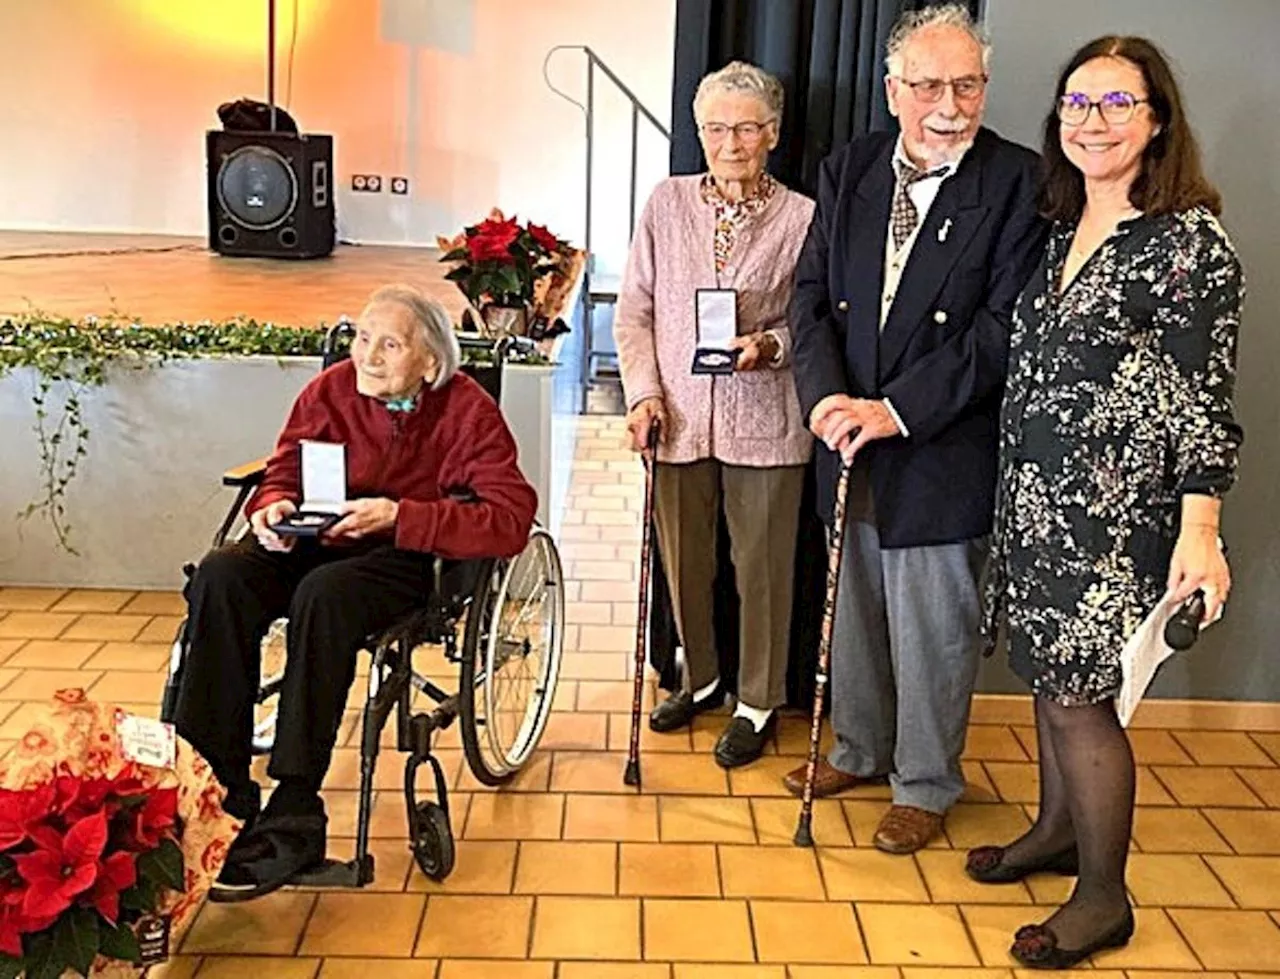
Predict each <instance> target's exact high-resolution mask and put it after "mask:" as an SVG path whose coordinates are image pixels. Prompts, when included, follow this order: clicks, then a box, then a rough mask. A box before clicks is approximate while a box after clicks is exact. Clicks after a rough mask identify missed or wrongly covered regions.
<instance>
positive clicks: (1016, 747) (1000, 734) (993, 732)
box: [964, 724, 1031, 761]
mask: <svg viewBox="0 0 1280 979" xmlns="http://www.w3.org/2000/svg"><path fill="white" fill-rule="evenodd" d="M964 757H965V758H971V759H976V760H978V761H1027V760H1028V759H1029V758H1030V757H1031V756H1030V755H1028V754H1027V752H1026V751H1025V750H1024V749H1023V747H1022V744H1021V743H1020V742H1019V741H1018V739H1017V738H1016V737H1015V736H1014V733H1013V729H1012V728H1009V727H1004V726H1001V725H996V724H971V725H970V726H969V731H968V734H967V736H966V738H965V746H964Z"/></svg>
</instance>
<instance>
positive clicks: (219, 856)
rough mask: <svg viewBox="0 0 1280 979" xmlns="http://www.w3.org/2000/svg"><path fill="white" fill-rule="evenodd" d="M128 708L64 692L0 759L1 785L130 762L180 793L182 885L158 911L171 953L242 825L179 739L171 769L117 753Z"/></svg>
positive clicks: (108, 971)
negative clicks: (121, 723) (121, 719)
mask: <svg viewBox="0 0 1280 979" xmlns="http://www.w3.org/2000/svg"><path fill="white" fill-rule="evenodd" d="M124 713H125V712H124V711H121V710H120V709H119V708H117V707H116V706H115V705H113V704H103V703H96V702H94V701H92V700H89V699H88V697H86V695H85V692H84V691H83V690H78V689H77V690H61V691H59V692H58V693H57V694H56V695H55V697H54V699H53V701H52V702H51V703H50V704H49V705H48V706H47V707H46V708H45V709H44V711H43V712H42V713H41V714H40V716H39V717H37V718H36V719H35V720H34V721H33V722H32V724H31V726H30V727H29V728H28V729H27V731H26V733H25V734H23V735H22V737H21V738H20V739H19V740H18V742H17V744H15V745H14V746H13V748H12V749H11V750H10V751H9V753H8V755H6V756H5V758H4V759H3V760H2V761H0V788H5V789H15V790H16V789H26V788H31V787H34V786H37V785H41V784H43V783H44V782H48V781H50V780H52V779H53V777H54V776H55V774H66V775H72V776H77V777H79V776H83V777H88V778H94V777H106V778H112V777H114V776H116V775H118V774H119V773H120V771H121V770H122V769H124V768H125V767H126V766H128V765H131V764H133V765H134V767H135V768H136V770H137V773H138V776H139V778H140V779H141V781H142V783H143V785H144V786H146V787H147V788H159V789H164V788H173V787H176V788H177V790H178V816H179V817H180V818H181V820H182V836H181V838H180V839H179V840H178V843H179V845H180V846H181V849H182V857H183V864H184V872H185V875H186V890H185V891H184V892H183V893H181V894H178V893H175V892H173V891H167V892H165V897H164V899H163V900H162V902H161V904H160V907H159V908H158V909H157V910H158V911H159V913H161V914H167V915H169V918H170V933H169V951H170V954H171V955H172V954H173V953H174V952H175V951H176V950H177V948H178V946H179V944H180V943H181V940H182V936H183V935H184V934H185V932H186V930H187V928H189V927H190V925H191V921H192V919H193V918H194V916H195V912H196V910H197V909H198V908H199V906H200V903H201V902H202V901H203V900H204V896H205V894H207V893H208V891H209V887H210V886H211V885H212V883H213V880H214V878H215V877H217V875H218V872H219V871H220V870H221V869H222V862H223V860H224V859H225V858H226V855H227V848H228V847H229V846H230V845H231V841H232V839H234V837H235V834H236V832H237V831H238V830H239V828H240V823H239V821H238V820H236V819H235V818H233V817H232V816H230V815H228V814H227V813H226V811H224V810H223V808H222V800H223V798H224V797H225V795H226V790H225V789H223V787H222V786H221V785H220V784H219V783H218V780H217V779H216V778H214V775H213V770H212V769H211V768H210V767H209V764H208V762H206V761H205V760H204V759H203V758H202V757H201V756H200V755H199V753H198V752H196V750H195V749H194V748H192V747H191V746H190V745H189V744H187V743H186V742H185V741H183V740H182V739H181V738H178V739H177V747H176V760H175V764H174V768H173V769H172V770H169V769H163V768H153V767H150V766H146V765H137V764H135V763H132V762H130V761H128V760H127V759H126V758H125V757H124V754H123V752H122V750H121V745H120V737H119V735H118V733H117V730H116V724H117V719H118V718H119V717H120V716H122V715H123V714H124ZM145 972H146V970H145V968H143V967H139V966H133V965H129V964H127V963H121V962H116V961H108V960H105V959H102V958H99V959H98V961H97V963H95V965H94V967H93V975H94V976H101V977H103V979H123V977H134V976H138V975H140V974H145Z"/></svg>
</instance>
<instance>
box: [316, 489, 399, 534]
mask: <svg viewBox="0 0 1280 979" xmlns="http://www.w3.org/2000/svg"><path fill="white" fill-rule="evenodd" d="M399 515H400V504H399V503H397V502H396V501H395V500H388V499H387V498H386V497H384V496H375V497H369V498H367V499H363V500H349V501H347V502H346V503H344V504H342V519H341V520H339V521H338V522H337V523H336V524H334V525H333V526H332V527H330V528H329V529H328V530H327V531H325V533H324V536H325V538H327V539H334V538H338V537H346V538H349V539H351V540H359V539H360V538H362V537H373V536H376V535H377V534H384V533H386V532H388V531H390V530H394V529H395V525H396V518H397V517H398V516H399Z"/></svg>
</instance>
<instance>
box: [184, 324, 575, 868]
mask: <svg viewBox="0 0 1280 979" xmlns="http://www.w3.org/2000/svg"><path fill="white" fill-rule="evenodd" d="M349 331H350V324H349V322H347V321H345V320H344V321H339V323H338V324H337V325H336V326H335V327H333V328H332V329H330V331H329V334H328V336H327V337H326V340H325V358H324V362H325V366H326V367H327V366H329V365H331V364H332V363H335V362H337V361H338V360H341V359H342V357H343V356H345V354H344V353H342V354H340V353H338V352H337V351H336V341H337V340H338V339H340V338H341V336H342V334H343V333H344V332H347V333H349ZM485 346H486V347H488V346H489V344H487V343H486V344H485ZM493 349H494V353H495V365H494V366H495V367H496V371H495V373H494V375H491V376H490V377H489V378H486V379H482V380H481V383H484V381H485V380H488V381H489V383H487V384H485V386H486V388H488V389H490V393H491V394H494V391H493V390H492V387H493V386H494V385H495V384H500V377H501V369H502V366H503V364H504V361H505V353H506V345H505V344H504V343H503V342H501V341H500V342H499V343H498V344H496V345H493ZM495 400H496V395H495ZM265 472H266V458H265V457H264V458H261V459H258V460H255V461H254V462H251V463H248V464H246V465H243V466H239V467H236V468H234V469H229V470H227V471H226V472H224V473H223V476H222V482H223V485H224V486H228V487H235V488H236V490H237V493H236V497H235V500H234V501H233V502H232V504H231V506H230V508H229V509H228V511H227V514H226V517H225V518H224V519H223V521H222V523H221V525H220V526H219V527H218V530H217V531H216V533H215V534H214V536H213V547H214V548H215V549H216V548H218V547H221V546H223V545H224V544H225V543H226V542H227V539H228V536H229V534H230V533H231V529H232V527H233V526H234V525H235V523H236V519H237V517H238V515H239V514H240V512H241V511H242V510H243V507H244V504H245V502H246V501H247V499H248V497H249V495H250V493H252V492H253V490H254V488H256V487H257V485H258V484H259V483H260V482H261V481H262V479H263V476H264V475H265ZM241 533H243V531H242V532H241ZM239 536H240V535H237V539H238V537H239ZM529 541H530V544H529V545H528V546H534V545H537V546H540V547H545V548H546V550H545V552H544V556H545V559H546V560H547V561H548V562H549V570H550V578H551V580H546V581H544V582H543V587H544V590H553V591H554V595H553V598H554V602H555V608H554V618H553V621H552V624H551V628H550V630H549V632H550V640H549V644H548V652H547V658H548V659H549V663H548V664H547V666H546V667H545V668H544V677H543V679H544V681H545V682H544V685H543V686H542V688H541V689H539V690H538V691H537V693H538V696H540V697H541V698H542V703H543V706H542V707H541V708H540V711H539V713H538V715H537V716H536V718H535V721H534V728H533V730H532V731H531V732H530V734H531V736H530V737H529V739H528V748H527V752H526V754H525V755H524V757H523V758H521V760H520V762H519V764H518V765H516V766H515V767H512V768H510V769H509V770H508V771H506V772H504V773H502V774H500V775H497V774H495V773H494V772H492V771H489V770H487V769H486V767H485V763H484V761H483V759H481V758H480V757H479V751H480V749H479V747H478V745H479V738H480V731H479V726H480V725H482V724H484V723H485V722H484V721H482V720H481V719H480V718H478V717H476V715H475V706H474V701H470V702H464V699H463V695H464V693H465V695H466V696H467V697H469V698H474V696H475V693H476V691H477V689H478V684H477V683H476V682H475V679H476V676H477V675H478V666H477V661H476V658H477V657H478V656H480V655H482V653H483V652H484V650H482V648H481V647H482V643H483V641H484V639H485V636H486V635H487V633H486V632H485V629H486V627H488V628H489V629H493V628H495V624H494V623H493V621H492V620H491V614H492V616H494V617H496V614H497V613H498V612H500V611H501V607H502V606H501V605H498V606H493V607H492V608H490V607H489V605H490V599H491V597H492V595H493V590H494V586H495V582H498V583H499V585H498V587H499V588H500V589H501V590H502V591H503V592H505V591H506V590H507V589H506V586H507V584H508V578H507V576H509V575H510V573H511V571H512V570H513V568H514V565H515V563H517V562H518V561H519V560H520V558H519V557H516V558H513V559H511V561H506V560H499V559H492V558H483V559H474V560H470V561H462V562H457V566H458V569H460V570H462V572H463V573H464V574H465V575H466V577H468V578H469V579H470V580H471V587H470V589H469V591H466V590H465V589H464V590H462V591H466V593H459V594H448V595H446V594H445V591H444V588H445V581H446V572H445V561H444V560H443V559H441V558H438V557H437V558H436V559H435V562H434V568H433V578H434V582H433V585H434V587H433V588H432V592H431V598H430V600H429V602H428V605H427V608H425V609H422V610H419V611H417V612H414V613H413V614H412V615H410V616H408V617H407V618H406V619H404V620H402V621H401V622H398V623H396V624H395V625H393V626H391V627H390V628H389V629H387V630H385V631H383V632H382V633H380V634H379V635H377V636H376V637H372V638H371V641H370V642H369V644H368V645H367V647H366V648H367V649H369V650H370V651H371V652H372V654H373V663H372V665H371V667H370V670H369V680H368V694H367V696H366V699H365V704H364V708H363V709H362V711H361V717H360V788H359V811H358V815H357V822H356V846H355V854H354V856H353V857H352V858H351V859H350V860H336V859H333V858H327V859H326V860H325V861H324V862H323V863H322V864H320V865H318V866H317V867H314V868H311V869H309V870H307V871H304V872H302V873H300V874H298V875H296V876H295V877H294V878H293V879H292V880H291V881H290V884H292V885H294V886H304V887H326V888H330V887H339V888H353V887H364V886H365V885H367V884H369V883H371V882H372V881H373V879H374V869H375V868H374V858H373V854H371V853H370V852H369V824H370V818H371V815H372V806H373V792H374V788H373V778H374V771H375V768H376V765H377V759H378V754H379V752H380V751H381V748H382V744H381V741H382V731H383V728H384V727H385V726H386V724H387V721H388V720H389V718H390V716H391V713H392V712H393V711H394V712H395V713H396V750H397V751H399V752H405V753H407V755H408V757H407V758H406V760H405V774H404V796H405V805H406V811H407V818H408V823H409V838H410V839H409V842H410V848H411V850H412V852H413V855H414V859H415V862H416V863H417V864H418V867H419V868H420V869H421V870H422V872H423V873H424V874H425V875H426V876H427V877H429V878H431V879H432V880H436V881H439V880H443V879H444V878H445V877H447V876H448V875H449V873H450V872H451V871H452V869H453V866H454V860H455V855H456V852H455V847H454V840H453V829H452V821H451V819H450V810H449V788H448V784H447V780H446V779H445V775H444V769H443V768H442V767H441V764H440V761H439V759H438V758H436V757H435V755H434V754H432V751H431V741H432V736H433V735H434V734H435V733H436V732H437V731H442V730H444V729H446V728H448V727H449V726H450V725H451V724H452V723H453V722H454V720H455V719H457V718H459V716H461V717H462V718H463V723H464V724H466V725H469V727H470V731H471V737H470V738H468V737H466V736H465V732H464V737H463V738H462V741H463V746H464V749H465V755H466V757H467V762H468V765H469V767H470V768H471V770H472V772H473V774H474V775H475V776H476V778H477V779H479V780H480V781H481V782H483V783H485V784H487V785H499V784H502V783H503V782H506V781H508V780H509V779H510V778H511V777H512V776H514V775H515V773H516V772H517V771H518V770H519V768H520V767H521V766H522V765H523V763H524V761H525V760H527V758H528V757H529V756H530V755H532V753H533V751H534V750H536V746H537V743H538V741H539V740H540V738H541V735H542V731H543V730H544V729H545V726H546V723H547V720H548V719H549V716H550V712H551V705H552V703H553V701H554V698H555V689H556V683H557V681H558V679H559V670H560V663H561V660H562V657H563V642H564V588H563V570H562V567H561V563H560V558H559V552H558V550H557V549H556V545H555V542H554V540H553V539H552V538H551V536H550V534H549V533H548V532H547V531H546V530H545V529H543V528H541V527H537V526H535V527H534V529H533V530H532V532H531V533H530V537H529ZM528 546H527V547H526V551H525V552H523V553H529V552H528ZM183 571H184V572H185V573H186V575H187V576H188V577H190V576H191V575H192V574H194V572H195V565H194V564H191V563H188V564H186V565H185V566H184V568H183ZM499 575H501V576H502V577H501V578H500V577H499ZM473 609H480V610H482V611H483V612H484V613H485V614H481V615H473V614H469V613H470V612H471V611H472V610H473ZM464 617H465V619H466V625H465V633H464V636H463V645H462V649H461V650H459V648H458V630H459V625H460V623H461V622H462V621H463V618H464ZM185 627H186V622H185V620H184V621H183V623H182V624H181V625H180V626H179V629H178V635H177V636H176V637H175V639H174V648H173V654H172V655H171V657H170V664H169V676H168V679H167V681H166V684H165V690H164V697H163V703H162V707H161V719H162V720H165V721H172V718H173V714H174V711H175V708H176V701H177V692H178V687H179V684H180V681H181V672H182V666H183V661H184V659H185V655H186V645H185V638H184V631H185ZM425 643H431V644H437V643H438V644H442V645H443V646H444V655H445V659H446V661H447V662H450V663H455V664H458V665H459V666H460V668H461V669H460V676H459V692H458V693H456V694H449V693H448V692H446V691H445V690H443V689H441V688H440V687H439V686H437V685H436V684H435V683H433V682H432V681H431V680H430V679H429V678H427V677H424V676H421V675H419V674H417V673H415V672H414V670H413V666H412V654H413V650H414V649H415V648H416V647H418V646H419V645H422V644H425ZM489 658H492V650H490V657H489ZM464 661H468V662H464ZM464 681H469V682H470V684H471V686H470V689H468V690H466V691H464V690H463V689H462V688H463V685H464ZM280 682H281V681H280V678H279V677H276V678H274V679H273V681H272V682H269V683H267V684H265V685H264V686H262V687H261V688H260V689H259V691H258V696H257V703H258V704H262V703H263V702H264V701H266V700H268V699H270V697H272V696H274V695H276V693H278V690H279V686H280ZM488 682H489V676H488V674H487V671H486V675H485V683H488ZM415 690H416V691H418V692H420V693H422V694H424V695H425V696H427V697H428V698H430V700H431V701H432V702H433V703H434V704H435V705H436V706H435V707H434V709H432V710H429V711H420V712H417V713H415V712H414V710H413V704H412V697H413V693H414V691H415ZM527 710H528V709H527V708H526V717H527ZM254 734H255V750H259V751H261V750H262V745H261V744H260V743H259V731H258V729H257V727H256V725H255V732H254ZM423 764H427V765H429V766H430V767H431V769H432V773H433V775H434V778H435V791H436V799H437V800H438V802H432V801H429V800H419V799H418V798H417V788H416V785H417V771H418V769H419V768H420V767H421V766H422V765H423Z"/></svg>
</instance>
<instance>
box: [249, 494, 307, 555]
mask: <svg viewBox="0 0 1280 979" xmlns="http://www.w3.org/2000/svg"><path fill="white" fill-rule="evenodd" d="M297 512H298V507H297V506H296V505H295V504H294V502H293V500H276V501H275V502H274V503H268V504H267V505H266V506H264V507H263V508H262V509H260V510H254V511H253V513H251V514H249V529H250V530H252V531H253V536H254V537H256V538H257V539H258V543H259V544H261V545H262V546H263V547H264V548H265V549H266V550H268V551H288V550H292V549H293V544H294V541H295V540H297V538H295V537H281V536H280V535H279V534H277V533H276V532H275V531H274V530H272V529H271V527H272V525H273V524H278V523H279V522H280V521H281V520H283V519H284V518H285V517H287V516H289V514H291V513H297Z"/></svg>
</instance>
